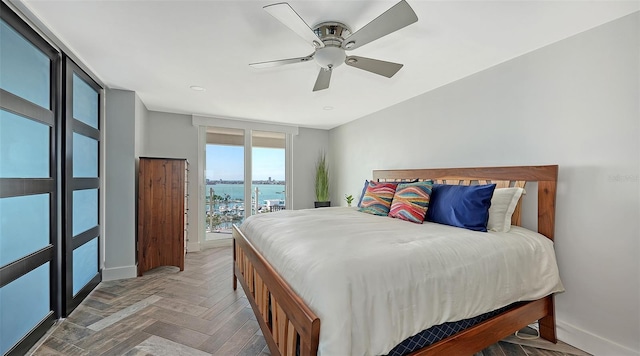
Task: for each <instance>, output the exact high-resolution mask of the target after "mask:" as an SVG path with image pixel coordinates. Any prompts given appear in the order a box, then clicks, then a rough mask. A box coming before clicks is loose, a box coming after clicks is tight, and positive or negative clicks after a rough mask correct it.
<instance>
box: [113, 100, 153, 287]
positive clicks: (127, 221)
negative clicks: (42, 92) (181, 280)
mask: <svg viewBox="0 0 640 356" xmlns="http://www.w3.org/2000/svg"><path fill="white" fill-rule="evenodd" d="M105 97H106V105H105V107H106V108H105V112H106V117H105V120H104V126H105V138H104V140H105V145H104V147H105V151H106V152H105V172H104V184H105V203H104V205H103V206H104V209H105V214H104V217H105V218H104V219H105V221H104V256H105V261H104V269H103V271H102V277H103V280H112V279H121V278H131V277H135V276H136V274H137V270H136V255H135V254H136V248H135V241H136V238H135V232H136V209H135V206H136V200H137V198H136V197H137V195H136V156H137V150H138V142H137V137H138V136H139V135H138V133H139V132H140V130H141V129H140V128H139V127H138V124H139V123H140V122H142V121H143V120H144V116H145V115H146V108H145V107H144V105H143V104H142V102H141V101H140V99H139V98H138V97H137V95H136V94H135V93H134V92H132V91H124V90H107V91H106V94H105Z"/></svg>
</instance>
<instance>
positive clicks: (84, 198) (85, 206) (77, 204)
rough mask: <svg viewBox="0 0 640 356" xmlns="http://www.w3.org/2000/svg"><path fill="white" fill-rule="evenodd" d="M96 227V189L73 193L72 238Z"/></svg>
mask: <svg viewBox="0 0 640 356" xmlns="http://www.w3.org/2000/svg"><path fill="white" fill-rule="evenodd" d="M97 225H98V189H85V190H75V191H73V236H77V235H78V234H80V233H82V232H85V231H87V230H89V229H91V228H92V227H94V226H97Z"/></svg>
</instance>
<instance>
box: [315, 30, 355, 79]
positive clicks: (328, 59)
mask: <svg viewBox="0 0 640 356" xmlns="http://www.w3.org/2000/svg"><path fill="white" fill-rule="evenodd" d="M313 32H314V33H315V34H316V36H318V37H319V38H320V39H321V40H322V43H324V47H323V48H318V49H317V50H316V53H315V54H314V56H313V58H314V59H315V60H316V62H317V63H318V65H320V66H321V67H322V68H327V69H333V68H335V67H337V66H339V65H341V64H342V63H344V60H345V59H346V58H347V55H346V54H345V51H344V49H343V48H342V47H341V46H342V42H343V41H344V39H345V38H346V37H348V36H349V35H350V34H351V29H350V28H349V27H347V25H345V24H343V23H340V22H322V23H319V24H318V25H316V26H314V30H313Z"/></svg>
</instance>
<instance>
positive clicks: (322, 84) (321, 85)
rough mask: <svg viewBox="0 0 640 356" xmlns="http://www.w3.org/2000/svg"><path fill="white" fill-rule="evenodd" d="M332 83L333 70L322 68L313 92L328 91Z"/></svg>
mask: <svg viewBox="0 0 640 356" xmlns="http://www.w3.org/2000/svg"><path fill="white" fill-rule="evenodd" d="M330 81H331V69H327V68H320V73H318V79H316V84H315V85H314V86H313V91H318V90H323V89H327V88H328V87H329V82H330Z"/></svg>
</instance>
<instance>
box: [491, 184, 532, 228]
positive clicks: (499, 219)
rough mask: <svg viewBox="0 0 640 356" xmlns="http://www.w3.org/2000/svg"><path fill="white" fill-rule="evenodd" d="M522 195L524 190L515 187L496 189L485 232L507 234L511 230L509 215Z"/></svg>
mask: <svg viewBox="0 0 640 356" xmlns="http://www.w3.org/2000/svg"><path fill="white" fill-rule="evenodd" d="M523 193H524V189H522V188H515V187H514V188H497V189H496V190H494V191H493V197H492V198H491V207H490V208H489V222H488V223H487V230H489V231H497V232H508V231H509V230H510V229H511V215H513V211H514V210H516V205H518V200H520V197H521V196H522V194H523Z"/></svg>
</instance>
